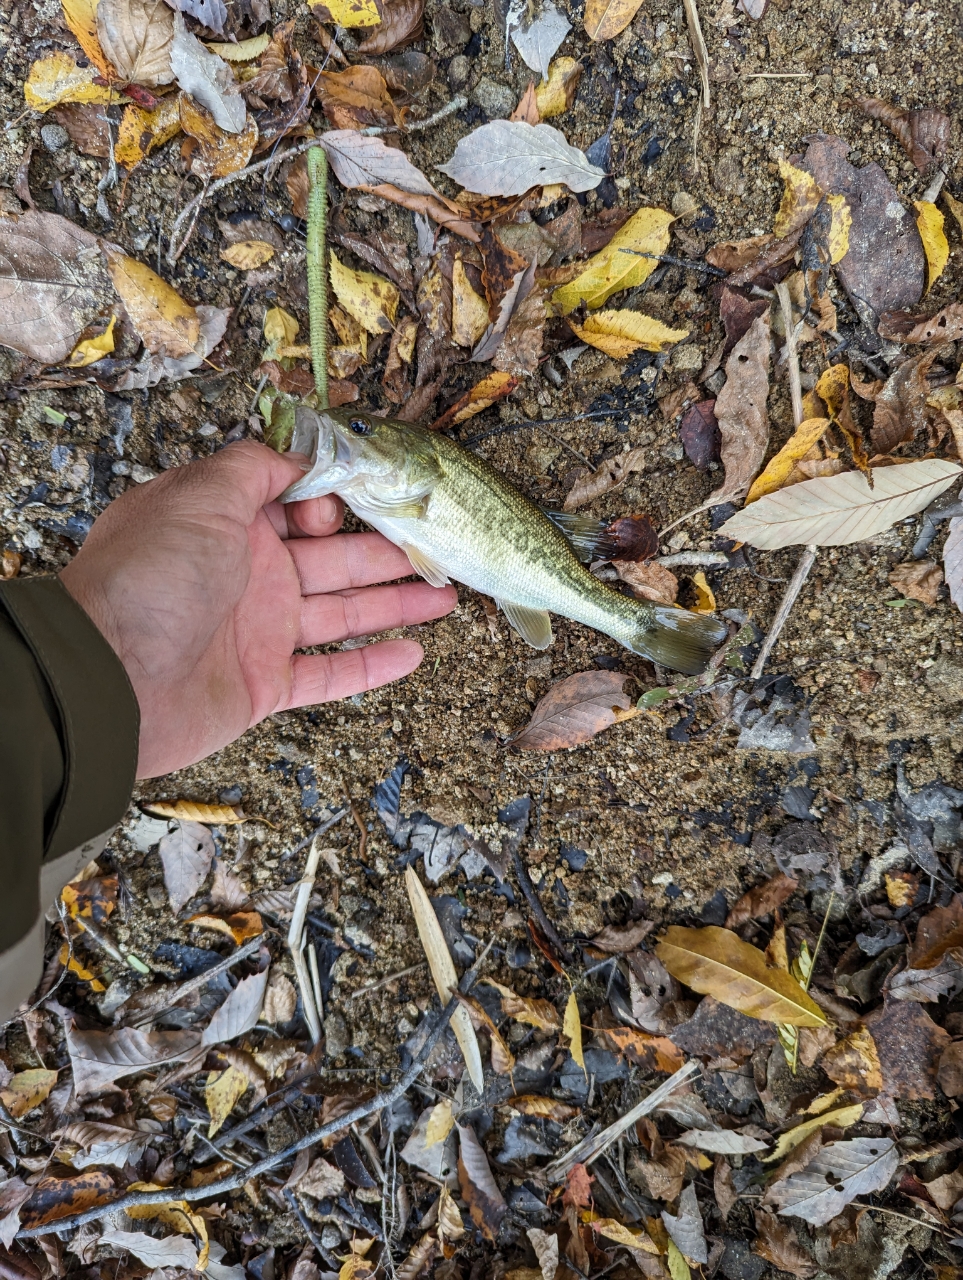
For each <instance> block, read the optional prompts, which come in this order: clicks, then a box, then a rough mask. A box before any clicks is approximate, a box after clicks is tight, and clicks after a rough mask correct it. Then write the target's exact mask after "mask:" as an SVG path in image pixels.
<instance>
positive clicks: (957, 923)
mask: <svg viewBox="0 0 963 1280" xmlns="http://www.w3.org/2000/svg"><path fill="white" fill-rule="evenodd" d="M951 947H963V894H960V893H956V894H954V895H953V897H952V898H951V899H950V901H949V904H948V905H947V906H945V907H935V908H934V909H933V910H932V911H931V912H930V913H929V914H928V915H925V916H924V917H923V919H922V920H921V921H920V922H919V924H918V925H917V927H916V939H915V941H914V942H913V945H912V946H911V947H910V949H909V951H908V952H907V953H906V960H907V963H908V964H909V966H910V968H911V969H932V968H933V966H934V965H937V964H939V962H940V960H941V959H942V958H943V956H944V955H945V954H946V952H947V951H949V949H950V948H951Z"/></svg>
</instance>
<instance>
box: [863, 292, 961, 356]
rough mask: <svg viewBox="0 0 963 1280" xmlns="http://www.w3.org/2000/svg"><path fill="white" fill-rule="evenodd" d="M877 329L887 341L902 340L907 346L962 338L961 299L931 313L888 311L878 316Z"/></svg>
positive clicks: (955, 340) (956, 340) (953, 340)
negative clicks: (929, 314) (924, 314)
mask: <svg viewBox="0 0 963 1280" xmlns="http://www.w3.org/2000/svg"><path fill="white" fill-rule="evenodd" d="M878 332H879V336H880V337H881V338H886V339H887V341H889V342H902V343H906V344H907V345H909V346H914V345H916V344H924V343H925V344H927V345H929V344H930V343H933V342H936V343H941V344H942V343H944V342H958V341H959V340H960V338H963V303H961V302H951V303H950V304H949V306H947V307H943V308H942V309H941V310H940V311H937V313H936V315H934V316H918V315H913V314H911V313H910V312H907V311H887V312H885V313H884V314H883V315H881V316H880V318H879V326H878Z"/></svg>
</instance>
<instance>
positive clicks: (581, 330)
mask: <svg viewBox="0 0 963 1280" xmlns="http://www.w3.org/2000/svg"><path fill="white" fill-rule="evenodd" d="M569 327H570V328H571V329H572V331H573V332H574V333H575V334H576V335H577V336H578V337H579V338H581V340H582V341H583V342H587V343H588V344H589V346H591V347H598V349H599V351H604V352H605V354H606V355H607V356H613V357H615V358H616V359H619V360H622V359H625V357H626V356H630V355H631V354H632V353H633V351H639V350H642V351H662V350H664V349H665V347H666V346H668V345H669V343H674V342H682V340H683V339H684V338H687V337H688V336H689V330H688V329H670V328H669V326H668V325H665V324H663V323H662V322H661V321H660V320H653V319H652V317H651V316H644V315H642V314H641V313H640V312H638V311H596V312H594V313H593V314H592V315H590V316H587V317H586V319H585V322H584V323H583V324H576V323H575V321H574V320H569Z"/></svg>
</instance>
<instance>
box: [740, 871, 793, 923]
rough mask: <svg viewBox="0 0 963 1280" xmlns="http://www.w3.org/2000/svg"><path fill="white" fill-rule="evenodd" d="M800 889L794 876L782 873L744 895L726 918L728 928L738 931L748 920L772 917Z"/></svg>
mask: <svg viewBox="0 0 963 1280" xmlns="http://www.w3.org/2000/svg"><path fill="white" fill-rule="evenodd" d="M798 888H799V881H798V880H797V879H796V878H795V877H794V876H787V875H785V874H784V873H783V872H782V871H780V872H779V873H778V874H777V875H774V876H772V877H771V878H770V879H768V880H765V881H764V882H763V883H762V884H760V885H756V887H755V888H754V889H750V890H749V891H748V892H747V893H744V894H743V895H742V897H741V898H740V899H739V901H738V902H736V903H735V904H734V905H733V906H732V908H731V909H730V911H729V914H728V915H727V916H726V928H727V929H738V928H739V926H740V925H741V924H745V923H746V921H747V920H759V919H760V918H761V917H762V916H771V915H772V913H773V912H774V911H775V910H776V908H777V907H781V906H782V904H783V903H784V902H785V901H786V899H787V898H791V897H792V895H793V894H794V893H795V892H796V890H797V889H798Z"/></svg>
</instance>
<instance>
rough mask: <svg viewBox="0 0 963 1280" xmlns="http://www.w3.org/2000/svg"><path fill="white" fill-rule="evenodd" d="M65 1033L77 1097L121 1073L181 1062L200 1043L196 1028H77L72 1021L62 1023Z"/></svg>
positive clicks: (125, 1073)
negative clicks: (139, 1029) (157, 1029)
mask: <svg viewBox="0 0 963 1280" xmlns="http://www.w3.org/2000/svg"><path fill="white" fill-rule="evenodd" d="M64 1033H65V1037H66V1042H67V1052H68V1053H69V1054H70V1065H71V1066H72V1067H73V1073H74V1089H75V1090H76V1092H77V1096H78V1097H84V1096H85V1095H87V1094H91V1093H98V1092H99V1091H100V1090H101V1089H103V1088H105V1087H106V1086H107V1085H109V1084H113V1082H114V1081H115V1080H118V1079H120V1078H121V1077H123V1076H129V1075H133V1074H134V1073H135V1072H138V1071H146V1070H148V1069H149V1068H153V1067H161V1066H165V1065H166V1064H167V1063H171V1062H183V1061H185V1059H190V1058H192V1057H194V1056H195V1055H196V1054H197V1053H198V1051H199V1049H200V1045H201V1037H200V1034H199V1032H197V1031H151V1032H147V1033H145V1032H143V1031H136V1030H134V1029H133V1028H132V1027H120V1028H117V1029H116V1030H114V1031H78V1030H77V1028H76V1027H75V1025H74V1023H73V1022H72V1021H71V1022H69V1023H65V1025H64Z"/></svg>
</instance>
